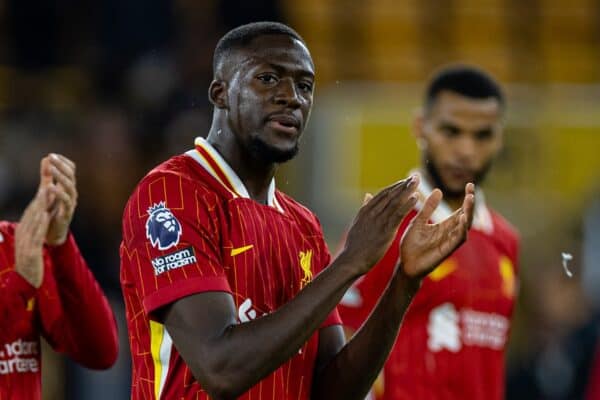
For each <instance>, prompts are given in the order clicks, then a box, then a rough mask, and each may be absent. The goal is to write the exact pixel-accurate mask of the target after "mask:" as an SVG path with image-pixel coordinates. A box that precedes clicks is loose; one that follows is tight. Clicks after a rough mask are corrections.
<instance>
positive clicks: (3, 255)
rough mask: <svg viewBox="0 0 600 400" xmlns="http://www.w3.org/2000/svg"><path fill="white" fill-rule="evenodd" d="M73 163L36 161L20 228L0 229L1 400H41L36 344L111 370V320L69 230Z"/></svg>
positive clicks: (114, 345) (114, 346)
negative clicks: (36, 179) (35, 180)
mask: <svg viewBox="0 0 600 400" xmlns="http://www.w3.org/2000/svg"><path fill="white" fill-rule="evenodd" d="M76 202H77V189H76V185H75V164H74V163H73V162H72V161H71V160H69V159H67V158H65V157H63V156H61V155H57V154H51V155H49V156H47V157H45V158H44V159H43V160H42V161H41V166H40V185H39V188H38V191H37V193H36V195H35V197H34V198H33V200H32V201H31V203H29V205H28V207H27V209H26V210H25V212H24V213H23V216H22V217H21V221H20V222H19V223H18V224H15V223H10V222H5V221H2V222H0V399H2V400H4V399H7V400H8V399H10V400H21V399H27V400H31V399H41V396H42V395H41V354H40V337H41V336H43V337H44V338H45V339H46V340H47V341H48V343H49V344H50V345H51V346H52V347H53V348H54V349H55V350H57V351H59V352H62V353H65V354H67V355H68V356H69V357H71V358H72V359H73V360H75V361H77V362H79V363H81V364H82V365H83V366H86V367H88V368H94V369H106V368H109V367H110V366H111V365H112V364H113V363H114V362H115V360H116V358H117V353H118V342H117V328H116V324H115V319H114V316H113V313H112V310H111V309H110V306H109V304H108V301H107V300H106V297H105V296H104V294H103V292H102V290H101V289H100V287H99V286H98V283H97V282H96V280H95V279H94V277H93V275H92V273H91V271H90V270H89V269H88V267H87V264H86V262H85V260H84V259H83V258H82V256H81V254H80V253H79V249H78V248H77V245H76V244H75V240H74V238H73V236H72V235H71V234H70V233H69V225H70V223H71V220H72V218H73V213H74V211H75V206H76Z"/></svg>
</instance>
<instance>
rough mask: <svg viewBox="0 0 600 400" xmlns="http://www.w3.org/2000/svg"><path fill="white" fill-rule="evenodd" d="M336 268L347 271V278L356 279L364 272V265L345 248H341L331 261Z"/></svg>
mask: <svg viewBox="0 0 600 400" xmlns="http://www.w3.org/2000/svg"><path fill="white" fill-rule="evenodd" d="M333 263H335V265H336V268H339V269H341V270H344V271H347V273H348V276H349V278H351V279H352V280H354V279H358V278H359V277H361V276H362V275H364V274H365V270H366V268H365V267H364V265H363V264H362V263H361V262H359V261H358V260H357V258H356V257H353V256H352V255H350V254H348V253H347V252H346V251H345V250H342V252H341V253H340V254H338V256H337V257H336V258H335V260H334V261H333Z"/></svg>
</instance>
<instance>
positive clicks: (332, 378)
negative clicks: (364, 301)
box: [312, 266, 420, 400]
mask: <svg viewBox="0 0 600 400" xmlns="http://www.w3.org/2000/svg"><path fill="white" fill-rule="evenodd" d="M419 286H420V282H419V281H418V280H415V279H409V278H408V277H406V276H405V275H404V273H403V272H402V268H401V266H398V267H397V268H396V270H395V272H394V275H393V277H392V279H391V280H390V283H389V284H388V286H387V288H386V290H385V291H384V293H383V295H382V296H381V298H380V300H379V302H378V303H377V306H376V307H375V309H374V310H373V312H372V313H371V315H370V316H369V318H368V319H367V320H366V321H365V323H364V324H363V326H362V327H361V328H360V329H359V330H358V332H357V333H356V334H355V335H354V336H353V337H352V339H351V340H350V341H349V342H348V343H347V344H346V346H344V348H343V349H342V351H340V352H339V353H338V354H337V355H336V356H335V357H334V358H333V359H332V360H331V361H330V362H329V364H328V365H327V366H326V367H325V368H324V369H323V370H322V371H321V372H320V373H319V374H317V375H316V376H315V382H314V384H313V397H312V398H313V399H328V400H329V399H363V398H364V397H365V396H366V394H367V392H368V391H369V389H370V388H371V385H372V384H373V382H374V381H375V379H376V378H377V375H378V374H379V372H380V370H381V368H382V367H383V365H384V363H385V361H386V359H387V357H388V355H389V352H390V350H391V348H392V346H393V344H394V342H395V340H396V337H397V335H398V330H399V328H400V324H401V322H402V318H403V317H404V315H405V313H406V310H407V309H408V307H409V305H410V303H411V300H412V298H413V297H414V295H415V293H416V292H417V290H418V288H419Z"/></svg>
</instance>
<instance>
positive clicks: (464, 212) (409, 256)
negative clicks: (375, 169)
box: [344, 175, 475, 280]
mask: <svg viewBox="0 0 600 400" xmlns="http://www.w3.org/2000/svg"><path fill="white" fill-rule="evenodd" d="M419 180H420V177H419V176H418V175H412V176H410V177H408V178H406V179H404V180H401V181H398V182H396V183H394V184H392V185H390V186H388V187H387V188H385V189H383V190H382V191H380V192H379V193H377V194H376V195H375V196H372V195H370V194H367V195H366V196H365V201H364V203H363V206H362V207H361V209H360V210H359V212H358V214H357V215H356V217H355V219H354V222H353V225H352V227H351V228H350V230H349V232H348V236H347V239H346V243H345V248H344V252H345V253H346V254H345V255H346V256H348V257H351V258H354V259H355V260H364V262H363V263H361V268H362V269H363V270H361V271H359V273H361V274H364V273H366V272H368V271H369V269H370V268H371V267H372V266H373V265H375V264H376V263H377V261H379V260H380V259H381V258H382V257H383V255H384V254H385V252H386V250H387V249H388V247H389V246H390V244H391V242H392V240H393V239H394V236H395V235H396V232H397V230H398V226H399V225H400V223H401V221H402V219H403V218H404V216H405V215H406V214H407V213H408V212H409V211H410V210H412V209H414V208H415V206H416V205H417V202H418V200H419V193H418V192H417V188H418V186H419ZM441 201H442V192H441V191H440V190H439V189H435V190H433V192H432V193H431V194H430V195H429V196H428V197H427V198H426V199H424V201H423V203H422V204H421V205H420V210H419V211H418V213H417V215H416V216H415V218H414V219H413V220H412V221H411V223H410V225H409V226H408V228H407V229H406V231H405V233H404V236H403V237H402V240H401V244H400V260H401V268H402V270H403V272H404V274H405V275H406V276H407V277H408V278H411V279H417V280H420V279H421V278H422V277H424V276H425V275H427V274H428V273H429V272H431V271H432V270H433V269H434V268H435V267H436V266H437V265H438V264H439V263H440V262H442V261H443V260H444V259H445V258H446V257H448V256H449V255H450V254H451V253H452V252H453V251H454V250H455V249H456V248H457V247H458V246H460V245H461V244H462V243H463V242H464V241H465V240H466V238H467V232H468V230H469V228H470V226H471V222H472V220H473V209H474V202H475V186H474V185H473V184H472V183H468V184H467V185H466V186H465V197H464V200H463V203H462V206H461V207H460V208H459V209H457V210H456V211H455V212H454V213H452V214H451V215H450V216H449V217H448V218H446V219H445V220H443V221H441V222H440V223H436V224H432V223H430V222H429V221H430V218H431V215H432V214H433V212H434V211H435V209H436V208H437V206H438V205H439V204H440V202H441ZM348 253H350V254H348Z"/></svg>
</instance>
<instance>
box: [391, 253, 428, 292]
mask: <svg viewBox="0 0 600 400" xmlns="http://www.w3.org/2000/svg"><path fill="white" fill-rule="evenodd" d="M395 274H396V277H397V279H399V280H400V281H401V282H402V286H404V288H405V290H406V292H407V293H408V294H409V295H410V296H411V297H412V296H414V295H415V294H416V293H417V292H418V291H419V289H420V288H421V283H423V277H421V276H409V275H407V274H406V272H404V265H403V264H402V261H398V263H397V264H396V272H395Z"/></svg>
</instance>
